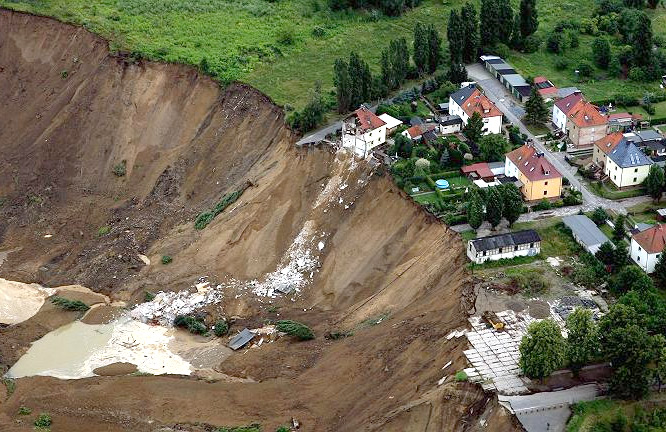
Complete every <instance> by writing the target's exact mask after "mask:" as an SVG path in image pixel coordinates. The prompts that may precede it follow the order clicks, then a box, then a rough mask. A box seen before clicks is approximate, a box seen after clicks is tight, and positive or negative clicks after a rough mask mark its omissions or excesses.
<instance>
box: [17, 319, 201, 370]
mask: <svg viewBox="0 0 666 432" xmlns="http://www.w3.org/2000/svg"><path fill="white" fill-rule="evenodd" d="M170 331H171V330H169V329H166V328H164V327H159V326H151V325H147V324H143V323H141V322H138V321H135V320H132V319H130V318H129V317H123V318H120V319H117V320H115V321H112V322H110V323H108V324H98V325H90V324H84V323H82V322H80V321H75V322H72V323H70V324H67V325H65V326H63V327H61V328H59V329H57V330H54V331H52V332H50V333H48V334H47V335H45V336H44V337H42V338H41V339H39V340H37V341H35V342H34V343H33V344H32V346H31V347H30V349H29V350H28V352H27V353H26V354H25V355H24V356H23V357H21V358H20V359H19V361H18V362H16V364H15V365H14V366H13V367H12V368H11V369H10V370H9V371H8V372H7V376H9V377H11V378H20V377H25V376H34V375H43V376H53V377H57V378H63V379H78V378H86V377H92V376H95V373H94V372H93V370H95V369H97V368H100V367H103V366H107V365H110V364H114V363H130V364H134V365H136V366H137V369H138V370H139V372H144V373H150V374H155V375H158V374H179V375H189V374H190V373H191V372H192V367H191V365H190V363H189V362H187V361H186V360H184V359H183V358H182V357H180V356H179V355H177V354H174V353H173V352H172V351H171V350H170V349H169V342H170V341H171V340H172V339H173V336H171V335H170V334H169V333H170Z"/></svg>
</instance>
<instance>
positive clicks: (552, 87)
mask: <svg viewBox="0 0 666 432" xmlns="http://www.w3.org/2000/svg"><path fill="white" fill-rule="evenodd" d="M541 83H549V84H550V86H548V87H544V88H539V86H538V85H537V89H538V91H539V93H541V95H542V96H549V95H552V94H556V93H557V87H555V85H554V84H553V83H552V82H550V80H549V79H548V78H546V77H545V76H538V77H536V78H534V84H541Z"/></svg>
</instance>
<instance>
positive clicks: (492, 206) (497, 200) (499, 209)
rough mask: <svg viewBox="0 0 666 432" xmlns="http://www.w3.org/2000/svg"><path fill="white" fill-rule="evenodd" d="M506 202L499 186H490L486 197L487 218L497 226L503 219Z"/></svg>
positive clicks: (493, 225) (491, 223)
mask: <svg viewBox="0 0 666 432" xmlns="http://www.w3.org/2000/svg"><path fill="white" fill-rule="evenodd" d="M503 213H504V203H503V202H502V196H501V195H500V193H499V191H498V190H497V188H490V190H489V191H488V196H487V198H486V220H487V221H488V222H490V225H491V226H492V227H493V228H495V227H496V226H497V225H499V223H500V221H501V220H502V214H503Z"/></svg>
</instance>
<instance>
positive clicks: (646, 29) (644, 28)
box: [632, 12, 654, 68]
mask: <svg viewBox="0 0 666 432" xmlns="http://www.w3.org/2000/svg"><path fill="white" fill-rule="evenodd" d="M632 39H633V40H632V42H633V45H634V53H633V58H634V64H635V65H637V66H643V67H648V68H649V67H652V66H653V64H652V61H653V57H654V55H653V53H652V48H653V46H654V42H653V40H652V21H650V17H649V16H647V14H646V13H645V12H640V13H639V14H638V21H637V22H636V29H635V31H634V33H633V38H632Z"/></svg>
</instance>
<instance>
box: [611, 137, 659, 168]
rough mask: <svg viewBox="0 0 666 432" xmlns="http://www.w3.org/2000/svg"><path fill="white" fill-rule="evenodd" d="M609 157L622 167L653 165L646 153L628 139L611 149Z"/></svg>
mask: <svg viewBox="0 0 666 432" xmlns="http://www.w3.org/2000/svg"><path fill="white" fill-rule="evenodd" d="M608 157H609V158H610V159H611V160H612V161H613V162H615V163H616V164H617V166H619V167H620V168H629V167H635V166H643V165H652V161H651V160H650V158H649V157H647V156H646V155H645V153H643V152H642V151H641V150H640V149H639V148H638V147H636V144H634V143H632V142H631V141H629V140H627V139H623V140H622V141H620V143H619V144H618V145H616V146H615V148H614V149H613V151H611V152H610V153H609V155H608Z"/></svg>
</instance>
